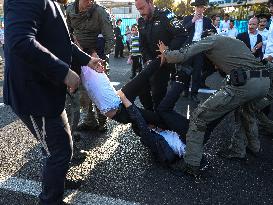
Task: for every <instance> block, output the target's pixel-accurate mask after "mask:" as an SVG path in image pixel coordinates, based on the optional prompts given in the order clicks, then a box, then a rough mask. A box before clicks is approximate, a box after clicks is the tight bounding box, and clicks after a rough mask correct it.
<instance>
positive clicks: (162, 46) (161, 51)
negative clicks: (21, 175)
mask: <svg viewBox="0 0 273 205" xmlns="http://www.w3.org/2000/svg"><path fill="white" fill-rule="evenodd" d="M157 46H158V50H157V51H159V52H160V53H161V54H162V53H163V52H164V51H165V50H167V49H168V48H169V47H168V46H166V45H165V44H164V43H163V42H162V41H159V42H158V44H157Z"/></svg>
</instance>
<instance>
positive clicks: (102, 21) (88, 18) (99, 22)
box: [67, 0, 114, 54]
mask: <svg viewBox="0 0 273 205" xmlns="http://www.w3.org/2000/svg"><path fill="white" fill-rule="evenodd" d="M78 4H79V1H77V0H76V1H75V2H74V3H72V4H70V5H68V7H67V25H68V28H69V31H70V33H71V34H73V35H74V36H75V37H76V39H77V41H78V42H79V44H80V46H81V47H82V48H84V49H86V48H87V49H94V50H95V49H96V46H97V39H98V35H99V34H102V35H103V37H104V39H105V48H104V49H105V50H104V53H105V54H109V53H110V51H111V48H113V46H114V33H113V25H112V21H111V18H110V14H109V13H108V12H107V10H106V8H104V7H102V6H100V5H98V4H96V3H95V2H94V4H93V6H92V7H91V8H90V9H88V10H87V11H84V12H79V11H78V10H79V9H78Z"/></svg>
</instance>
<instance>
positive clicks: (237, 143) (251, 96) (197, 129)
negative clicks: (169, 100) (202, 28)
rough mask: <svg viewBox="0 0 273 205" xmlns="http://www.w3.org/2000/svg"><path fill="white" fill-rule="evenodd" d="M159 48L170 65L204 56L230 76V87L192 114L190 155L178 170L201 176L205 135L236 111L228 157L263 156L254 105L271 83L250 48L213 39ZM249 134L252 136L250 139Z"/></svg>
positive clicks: (187, 138) (159, 45)
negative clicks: (213, 126) (248, 152)
mask: <svg viewBox="0 0 273 205" xmlns="http://www.w3.org/2000/svg"><path fill="white" fill-rule="evenodd" d="M158 47H159V50H160V52H161V54H162V55H161V57H162V60H165V61H167V62H168V63H183V62H185V61H186V60H188V59H189V58H191V57H192V56H194V55H196V54H198V53H202V52H203V53H204V54H205V55H206V56H207V58H208V59H209V60H210V61H211V62H212V63H213V64H214V65H216V68H217V69H218V70H219V71H222V72H224V73H225V74H227V75H229V76H230V81H229V83H227V84H226V85H225V86H224V87H223V88H222V89H220V90H218V91H217V92H216V93H214V94H213V95H212V96H211V97H210V98H208V99H207V100H206V101H205V102H204V103H202V104H200V105H199V106H198V108H197V109H196V110H195V111H194V113H193V114H192V116H191V119H190V125H189V131H188V133H187V135H186V144H187V147H186V153H185V155H184V161H183V160H181V161H180V163H179V164H178V166H177V167H178V168H179V170H182V171H183V172H185V173H188V174H192V175H194V176H196V175H198V174H199V167H200V161H201V158H202V154H203V141H204V131H205V130H206V128H207V126H208V124H209V123H211V122H213V121H214V120H217V119H220V118H221V117H223V116H224V115H226V114H227V113H229V112H231V111H233V110H236V115H238V118H237V119H238V122H236V123H238V124H236V125H237V126H236V129H235V132H234V134H233V137H232V138H233V140H232V144H231V146H230V147H229V149H228V151H227V152H226V153H225V156H226V157H228V158H233V157H236V158H245V156H246V148H248V149H249V150H250V151H251V152H253V153H257V152H259V151H260V141H259V139H258V129H257V123H256V118H255V114H254V111H253V108H254V107H255V106H253V105H254V104H255V103H256V102H257V101H259V100H260V99H262V98H263V97H264V96H265V95H266V94H267V92H268V90H269V88H270V79H269V72H268V70H267V69H266V67H265V66H264V65H263V64H262V63H261V62H259V60H257V59H255V57H254V56H253V54H252V53H251V52H250V51H249V49H248V48H247V47H246V45H245V44H244V43H243V42H241V41H239V40H236V39H231V38H228V37H224V36H217V35H213V36H209V37H206V38H203V39H202V40H200V41H198V42H197V43H194V44H191V45H190V46H188V47H183V48H181V49H180V50H173V51H172V50H169V49H168V47H167V46H165V45H164V44H163V43H162V42H159V44H158ZM242 120H244V121H242ZM250 128H251V129H250ZM245 133H248V136H247V137H246V134H245ZM246 142H247V143H246Z"/></svg>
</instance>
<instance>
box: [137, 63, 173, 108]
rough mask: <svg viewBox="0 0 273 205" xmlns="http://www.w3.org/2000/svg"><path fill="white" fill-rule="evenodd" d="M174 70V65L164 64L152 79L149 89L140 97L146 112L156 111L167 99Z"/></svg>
mask: <svg viewBox="0 0 273 205" xmlns="http://www.w3.org/2000/svg"><path fill="white" fill-rule="evenodd" d="M155 61H156V60H155ZM144 69H145V68H144ZM172 69H174V65H172V64H164V65H163V66H162V67H159V68H158V69H157V70H156V71H155V72H154V73H153V75H152V76H151V77H150V79H149V83H148V84H147V87H146V88H145V89H143V90H142V93H141V94H140V95H139V100H140V102H141V104H142V105H143V107H144V108H145V109H146V110H155V111H156V109H157V107H158V105H159V104H160V102H161V100H162V99H163V98H164V97H165V95H166V92H167V87H168V82H169V80H170V72H171V70H172Z"/></svg>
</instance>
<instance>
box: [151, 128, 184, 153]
mask: <svg viewBox="0 0 273 205" xmlns="http://www.w3.org/2000/svg"><path fill="white" fill-rule="evenodd" d="M154 131H155V132H157V133H158V134H160V135H161V136H162V137H163V138H164V139H165V140H166V141H167V143H168V145H169V146H170V147H171V148H172V150H173V151H174V153H175V154H177V155H178V156H179V157H180V158H181V157H182V156H183V155H184V154H185V149H186V145H185V144H184V143H183V142H182V141H181V140H180V138H179V135H178V134H177V133H176V132H173V131H170V130H164V131H160V132H158V131H156V130H154Z"/></svg>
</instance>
